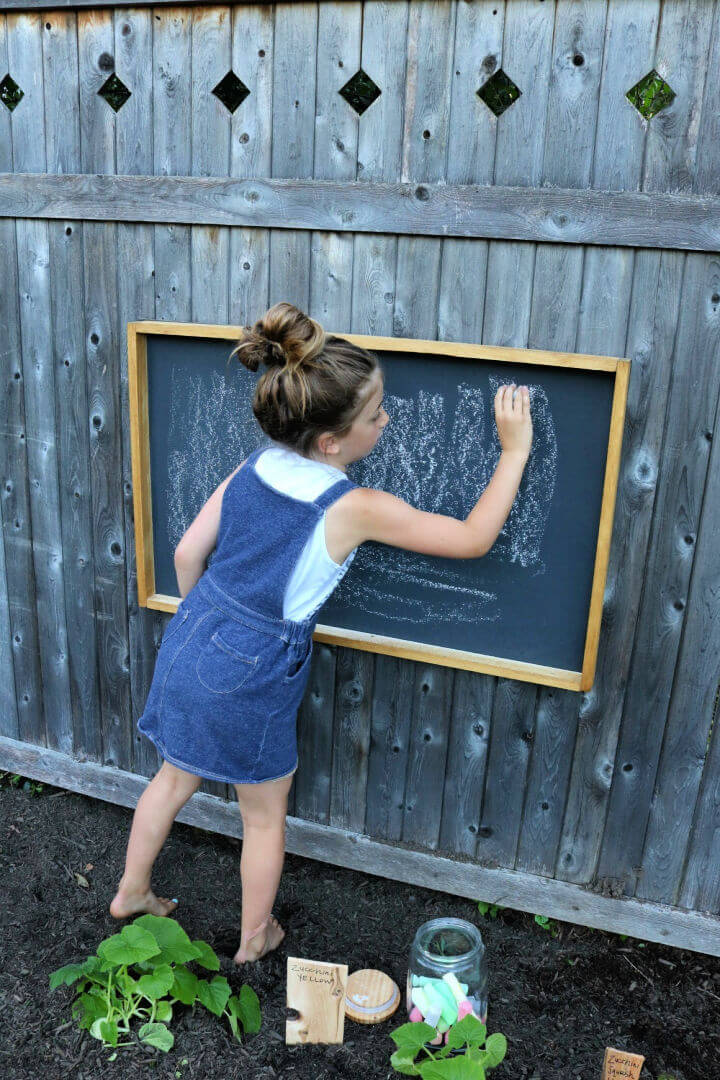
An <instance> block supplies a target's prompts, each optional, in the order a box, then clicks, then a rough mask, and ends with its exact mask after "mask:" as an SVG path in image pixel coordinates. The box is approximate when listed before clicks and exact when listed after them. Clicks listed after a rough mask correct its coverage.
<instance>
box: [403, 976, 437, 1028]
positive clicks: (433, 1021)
mask: <svg viewBox="0 0 720 1080" xmlns="http://www.w3.org/2000/svg"><path fill="white" fill-rule="evenodd" d="M410 1000H411V1001H412V1003H413V1005H417V1007H418V1009H419V1010H420V1012H421V1013H422V1015H423V1018H424V1020H425V1023H426V1024H429V1025H430V1027H436V1026H437V1022H438V1020H439V1019H440V1013H441V1012H442V1009H441V1007H440V1003H439V1002H436V1001H432V1000H431V999H430V998H429V997H428V995H427V991H426V990H424V989H423V988H422V987H420V986H414V987H413V990H412V994H411V995H410Z"/></svg>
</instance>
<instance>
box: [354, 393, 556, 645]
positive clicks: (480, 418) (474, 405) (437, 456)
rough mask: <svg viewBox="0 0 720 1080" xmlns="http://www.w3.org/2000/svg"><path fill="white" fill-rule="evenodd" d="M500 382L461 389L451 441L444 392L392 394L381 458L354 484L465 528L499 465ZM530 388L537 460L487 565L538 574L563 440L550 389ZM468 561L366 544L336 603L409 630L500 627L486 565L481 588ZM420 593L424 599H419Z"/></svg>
mask: <svg viewBox="0 0 720 1080" xmlns="http://www.w3.org/2000/svg"><path fill="white" fill-rule="evenodd" d="M500 384H501V380H500V379H498V378H496V377H495V376H492V375H490V376H488V391H487V392H484V391H483V390H481V389H480V388H478V387H473V386H469V385H467V384H466V383H460V384H459V385H458V386H457V390H456V393H457V405H456V408H455V412H454V415H453V416H452V420H451V424H450V429H449V430H450V434H449V437H448V435H447V431H448V422H447V421H448V417H447V415H446V404H445V397H444V395H443V394H441V393H437V392H436V393H429V392H427V391H425V390H420V391H419V392H418V395H417V398H406V397H400V396H396V395H391V394H388V393H387V392H386V395H385V408H386V410H387V412H388V415H389V416H390V422H389V423H388V424H387V426H386V428H385V430H384V432H383V435H382V437H381V439H380V441H379V443H378V444H377V446H376V447H375V449H374V450H373V452H372V453H371V454H370V455H369V456H368V457H367V458H364V459H363V460H362V461H358V462H355V463H354V464H353V465H351V466H350V467H349V469H348V476H350V477H351V478H352V479H353V480H354V481H355V482H356V483H358V484H360V485H362V486H363V487H372V488H380V489H382V490H385V491H391V492H392V493H393V494H394V495H397V496H398V497H399V498H401V499H404V500H405V501H406V502H408V503H410V504H411V505H412V506H415V507H417V508H418V509H420V510H428V511H430V512H432V513H435V514H447V515H448V516H450V517H456V518H459V519H461V520H464V519H465V518H466V517H467V515H468V514H469V513H470V511H471V510H472V508H473V506H474V505H475V503H476V502H477V500H478V498H479V497H480V495H481V494H482V492H483V491H484V489H485V488H486V487H487V484H488V483H489V481H490V479H491V477H492V475H493V473H494V471H495V468H496V466H497V463H498V460H499V458H500V453H501V447H500V441H499V439H498V435H497V428H496V425H495V418H494V399H495V393H496V391H497V388H498V386H499V385H500ZM529 390H530V409H531V414H532V419H533V445H532V449H531V452H530V457H529V459H528V463H527V465H526V468H525V473H524V475H523V479H522V482H521V485H520V489H519V491H518V494H517V496H516V499H515V502H514V504H513V507H512V510H511V512H510V515H509V517H508V520H507V522H506V523H505V526H504V528H503V530H502V531H501V533H500V535H499V536H498V538H497V540H496V541H495V544H494V546H493V548H492V550H491V552H490V553H489V555H488V556H486V559H494V560H500V561H502V562H507V563H516V564H518V565H519V566H520V567H522V568H523V569H524V570H530V572H531V573H532V574H533V576H535V575H536V574H541V573H544V571H545V563H544V562H543V559H542V541H543V537H544V534H545V527H546V524H547V519H548V515H549V512H550V504H551V502H552V498H553V495H554V492H555V486H556V479H557V437H556V431H555V425H554V423H553V418H552V414H551V412H550V407H549V403H548V400H547V395H546V393H545V391H544V389H543V388H542V387H541V386H538V385H529ZM467 562H468V561H467V560H464V559H463V560H456V559H444V558H438V557H437V556H429V555H422V554H418V553H416V552H411V551H405V550H403V549H400V548H394V547H391V546H389V545H386V544H376V543H366V544H364V545H362V546H361V547H360V548H359V550H358V552H357V556H356V558H355V560H354V562H353V570H352V572H350V573H348V574H347V575H346V576H345V577H344V578H343V580H342V581H341V583H340V585H339V587H338V589H337V591H336V593H335V594H334V596H333V600H334V601H337V603H343V602H348V603H351V604H357V605H358V606H359V607H360V609H361V610H363V611H365V612H372V613H374V614H377V615H382V617H383V618H384V619H389V620H396V621H400V622H407V621H411V622H417V623H433V624H437V622H438V621H448V622H451V621H455V620H468V619H469V620H471V621H473V622H478V621H481V622H492V621H494V620H496V619H498V618H499V617H500V610H499V605H498V597H497V594H496V592H494V591H493V590H492V589H491V588H483V586H482V578H483V574H482V564H481V563H476V565H477V566H478V573H477V576H476V581H477V584H474V583H473V582H472V581H470V580H469V575H468V568H467ZM472 562H473V563H475V560H472ZM474 576H475V575H474ZM418 586H420V587H423V592H424V595H423V594H420V595H418ZM427 590H430V593H429V594H428V591H427Z"/></svg>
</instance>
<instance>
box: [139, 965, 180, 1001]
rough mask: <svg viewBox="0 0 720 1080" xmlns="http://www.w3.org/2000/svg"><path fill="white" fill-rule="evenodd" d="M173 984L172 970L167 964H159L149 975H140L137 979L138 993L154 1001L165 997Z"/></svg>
mask: <svg viewBox="0 0 720 1080" xmlns="http://www.w3.org/2000/svg"><path fill="white" fill-rule="evenodd" d="M174 982H175V975H174V973H173V969H172V968H171V967H170V965H169V964H161V965H160V966H159V967H158V968H156V969H155V971H153V972H151V973H150V974H149V975H141V976H140V978H139V979H138V992H139V993H140V994H143V995H144V997H146V998H150V1000H151V1001H156V1000H157V998H161V997H165V995H166V994H167V993H168V992H169V990H170V988H171V986H172V985H173V983H174Z"/></svg>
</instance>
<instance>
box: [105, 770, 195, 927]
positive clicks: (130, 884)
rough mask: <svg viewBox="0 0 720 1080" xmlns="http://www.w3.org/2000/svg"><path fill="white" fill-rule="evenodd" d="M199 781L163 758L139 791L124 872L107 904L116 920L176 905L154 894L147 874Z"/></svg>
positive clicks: (160, 912) (160, 911)
mask: <svg viewBox="0 0 720 1080" xmlns="http://www.w3.org/2000/svg"><path fill="white" fill-rule="evenodd" d="M201 783H202V778H201V777H199V776H194V775H193V774H192V773H188V772H184V771H183V770H182V769H178V768H176V766H175V765H171V764H170V762H168V761H163V763H162V766H161V768H160V769H159V771H158V772H157V773H156V774H155V776H154V777H153V779H152V780H151V781H150V783H149V784H148V786H147V787H146V788H145V790H144V791H143V793H142V795H141V796H140V798H139V800H138V804H137V806H136V808H135V814H134V816H133V821H132V828H131V830H130V839H129V841H128V848H127V855H126V857H125V873H124V874H123V876H122V879H121V881H120V884H119V885H118V891H117V895H116V896H115V899H114V900H113V902H112V903H111V904H110V914H111V915H113V916H114V917H115V918H116V919H126V918H127V917H128V916H129V915H135V914H139V913H140V912H143V911H147V912H149V913H150V914H151V915H169V914H170V912H171V911H172V910H173V909H174V908H176V907H177V904H175V903H174V902H173V901H172V900H166V899H165V898H164V897H157V896H155V894H154V892H153V891H152V889H151V888H150V875H151V873H152V868H153V863H154V862H155V859H156V858H157V856H158V853H159V851H160V848H161V847H162V846H163V844H164V843H165V841H166V839H167V835H168V833H169V832H170V829H171V827H172V823H173V821H174V820H175V818H176V816H177V814H178V813H179V812H180V810H181V809H182V808H183V806H184V805H185V803H186V802H187V801H188V799H189V798H190V796H191V795H193V794H194V793H195V792H196V791H197V789H198V788H199V787H200V785H201Z"/></svg>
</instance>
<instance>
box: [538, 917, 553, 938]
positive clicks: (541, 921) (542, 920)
mask: <svg viewBox="0 0 720 1080" xmlns="http://www.w3.org/2000/svg"><path fill="white" fill-rule="evenodd" d="M535 922H536V923H537V924H538V926H542V928H543V930H547V931H549V933H551V934H552V936H553V937H557V936H558V924H557V923H556V922H555V920H554V919H549V918H548V917H547V915H536V916H535Z"/></svg>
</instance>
